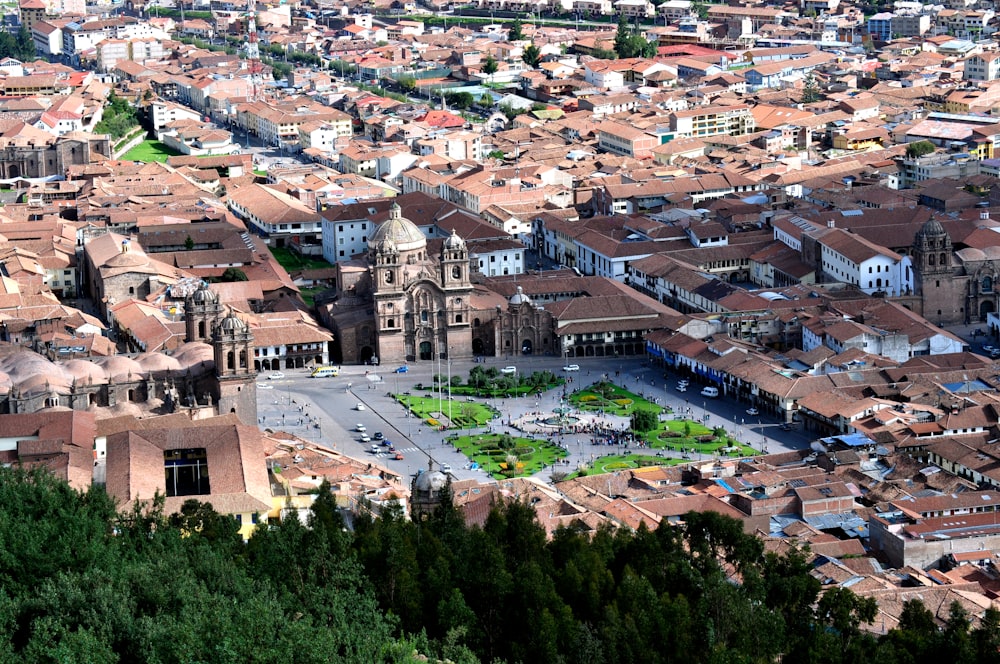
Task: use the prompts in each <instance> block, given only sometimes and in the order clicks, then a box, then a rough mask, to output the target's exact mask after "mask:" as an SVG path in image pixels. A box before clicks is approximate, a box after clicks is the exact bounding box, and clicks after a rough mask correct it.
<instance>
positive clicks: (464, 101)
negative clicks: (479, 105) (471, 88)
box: [445, 92, 476, 110]
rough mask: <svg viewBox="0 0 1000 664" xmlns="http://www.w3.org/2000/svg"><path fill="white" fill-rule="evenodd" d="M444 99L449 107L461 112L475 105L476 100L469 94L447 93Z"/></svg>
mask: <svg viewBox="0 0 1000 664" xmlns="http://www.w3.org/2000/svg"><path fill="white" fill-rule="evenodd" d="M445 99H446V100H447V101H448V104H449V105H450V106H453V107H455V108H460V109H462V110H466V109H469V108H471V107H472V105H473V104H475V103H476V98H475V97H473V96H472V93H471V92H449V93H447V94H446V95H445Z"/></svg>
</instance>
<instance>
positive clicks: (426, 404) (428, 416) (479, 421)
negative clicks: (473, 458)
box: [396, 395, 497, 429]
mask: <svg viewBox="0 0 1000 664" xmlns="http://www.w3.org/2000/svg"><path fill="white" fill-rule="evenodd" d="M396 400H397V401H399V403H401V404H403V406H405V407H406V408H407V409H409V411H410V412H411V413H413V414H414V415H416V416H417V417H419V418H420V419H422V420H424V421H425V422H427V423H428V424H429V425H430V426H443V423H441V422H438V420H437V419H434V417H433V414H434V413H439V412H440V413H443V415H444V416H445V417H448V418H449V419H450V420H451V422H452V425H453V426H452V428H455V429H471V428H473V427H481V426H486V425H487V424H488V423H489V422H490V420H492V419H493V418H494V417H495V416H497V412H496V411H494V410H493V409H492V408H490V407H489V406H487V405H486V404H483V403H479V402H471V401H465V400H464V399H463V400H461V401H459V400H458V399H454V400H449V399H448V397H447V396H445V397H444V398H443V399H440V400H439V399H438V398H437V397H422V396H409V395H396Z"/></svg>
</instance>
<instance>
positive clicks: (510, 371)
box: [500, 367, 517, 375]
mask: <svg viewBox="0 0 1000 664" xmlns="http://www.w3.org/2000/svg"><path fill="white" fill-rule="evenodd" d="M500 373H502V374H507V375H510V374H516V373H517V367H504V368H503V369H501V370H500Z"/></svg>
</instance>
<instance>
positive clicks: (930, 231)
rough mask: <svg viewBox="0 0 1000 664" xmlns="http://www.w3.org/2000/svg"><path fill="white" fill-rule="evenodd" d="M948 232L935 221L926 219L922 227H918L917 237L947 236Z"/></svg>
mask: <svg viewBox="0 0 1000 664" xmlns="http://www.w3.org/2000/svg"><path fill="white" fill-rule="evenodd" d="M947 234H948V232H947V231H946V230H945V229H944V226H942V225H941V222H940V221H938V220H937V219H928V220H927V222H926V223H924V225H923V226H921V227H920V232H919V233H918V235H923V236H935V235H947Z"/></svg>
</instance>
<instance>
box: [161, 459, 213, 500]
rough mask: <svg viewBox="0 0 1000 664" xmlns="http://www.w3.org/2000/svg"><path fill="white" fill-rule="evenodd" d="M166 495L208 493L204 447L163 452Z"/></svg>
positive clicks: (200, 494) (209, 491)
mask: <svg viewBox="0 0 1000 664" xmlns="http://www.w3.org/2000/svg"><path fill="white" fill-rule="evenodd" d="M163 465H164V468H165V470H166V480H167V481H166V485H167V487H166V488H167V497H168V498H170V497H173V496H205V495H208V494H210V493H211V492H212V491H211V488H210V486H209V482H208V455H207V454H206V453H205V448H204V447H192V448H188V449H181V450H167V451H165V452H164V453H163Z"/></svg>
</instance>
